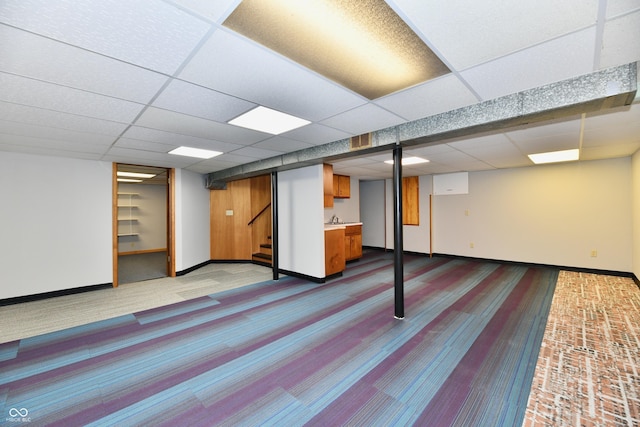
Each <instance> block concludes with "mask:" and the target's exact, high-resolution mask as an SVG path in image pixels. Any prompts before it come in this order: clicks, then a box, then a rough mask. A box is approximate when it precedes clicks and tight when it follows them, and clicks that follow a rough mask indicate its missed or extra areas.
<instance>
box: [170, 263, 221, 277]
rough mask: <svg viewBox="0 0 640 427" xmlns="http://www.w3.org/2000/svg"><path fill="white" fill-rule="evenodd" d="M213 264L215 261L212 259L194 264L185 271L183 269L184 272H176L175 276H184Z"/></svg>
mask: <svg viewBox="0 0 640 427" xmlns="http://www.w3.org/2000/svg"><path fill="white" fill-rule="evenodd" d="M215 262H216V261H214V260H212V259H210V260H208V261H204V262H201V263H200V264H196V265H194V266H192V267H189V268H187V269H184V270H181V271H176V276H184V275H185V274H189V273H191V272H194V271H196V270H197V269H199V268H202V267H205V266H207V265H209V264H213V263H215Z"/></svg>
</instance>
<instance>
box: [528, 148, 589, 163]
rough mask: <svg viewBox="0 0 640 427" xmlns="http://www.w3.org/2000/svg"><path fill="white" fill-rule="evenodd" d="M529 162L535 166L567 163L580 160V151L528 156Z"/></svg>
mask: <svg viewBox="0 0 640 427" xmlns="http://www.w3.org/2000/svg"><path fill="white" fill-rule="evenodd" d="M529 158H530V159H531V161H532V162H533V163H535V164H537V165H539V164H543V163H557V162H569V161H572V160H578V159H579V158H580V150H578V149H577V148H574V149H572V150H562V151H550V152H548V153H537V154H529Z"/></svg>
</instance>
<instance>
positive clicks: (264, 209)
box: [247, 202, 271, 225]
mask: <svg viewBox="0 0 640 427" xmlns="http://www.w3.org/2000/svg"><path fill="white" fill-rule="evenodd" d="M269 206H271V202H269V203H268V204H267V206H265V207H264V208H262V210H261V211H260V212H258V214H257V215H256V216H254V217H253V219H252V220H251V221H249V224H247V225H251V224H253V223H254V222H255V220H256V219H258V217H259V216H260V215H262V214H263V213H264V211H266V210H267V209H268V208H269Z"/></svg>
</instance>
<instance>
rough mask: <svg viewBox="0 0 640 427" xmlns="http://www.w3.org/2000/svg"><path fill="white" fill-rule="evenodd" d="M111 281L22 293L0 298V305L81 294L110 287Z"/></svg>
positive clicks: (111, 285)
mask: <svg viewBox="0 0 640 427" xmlns="http://www.w3.org/2000/svg"><path fill="white" fill-rule="evenodd" d="M112 287H113V283H102V284H100V285H90V286H82V287H79V288H71V289H61V290H59V291H52V292H43V293H41V294H34V295H24V296H20V297H13V298H5V299H0V307H1V306H5V305H13V304H21V303H23V302H31V301H38V300H43V299H47V298H55V297H61V296H65V295H73V294H81V293H84V292H91V291H97V290H99V289H107V288H112Z"/></svg>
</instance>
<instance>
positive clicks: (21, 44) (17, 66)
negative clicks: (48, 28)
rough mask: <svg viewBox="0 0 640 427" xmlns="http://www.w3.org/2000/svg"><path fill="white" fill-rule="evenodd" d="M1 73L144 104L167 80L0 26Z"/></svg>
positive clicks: (108, 59)
mask: <svg viewBox="0 0 640 427" xmlns="http://www.w3.org/2000/svg"><path fill="white" fill-rule="evenodd" d="M0 40H2V41H3V42H2V43H0V58H2V61H0V71H4V72H7V73H11V74H17V75H21V76H25V77H30V78H33V79H38V80H43V81H46V82H49V83H55V84H59V85H63V86H68V87H72V88H76V89H81V90H86V91H90V92H95V93H99V94H102V95H108V96H112V97H115V98H121V99H126V100H129V101H135V102H141V103H147V102H149V101H150V100H151V99H152V98H153V97H154V96H155V95H156V93H158V90H160V88H161V87H162V85H163V84H164V83H165V82H166V81H167V77H166V76H164V75H162V74H158V73H154V72H152V71H148V70H145V69H143V68H140V67H136V66H134V65H130V64H127V63H124V62H121V61H117V60H114V59H110V58H107V57H105V56H102V55H98V54H95V53H91V52H89V51H86V50H84V49H79V48H76V47H73V46H69V45H67V44H65V43H60V42H57V41H54V40H51V39H47V38H45V37H41V36H37V35H35V34H31V33H28V32H25V31H21V30H17V29H15V28H11V27H7V26H0Z"/></svg>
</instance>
